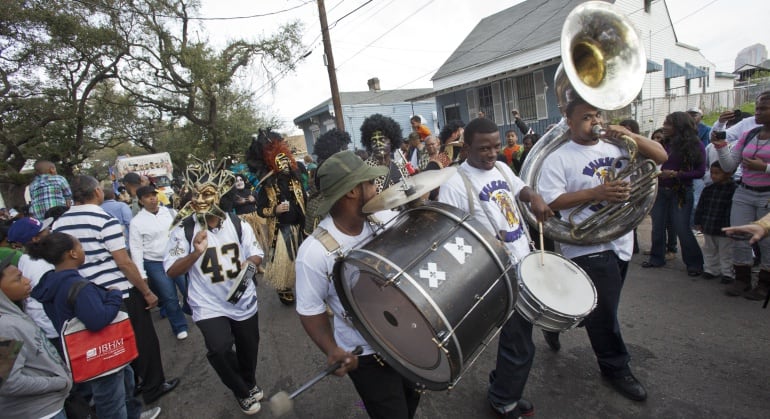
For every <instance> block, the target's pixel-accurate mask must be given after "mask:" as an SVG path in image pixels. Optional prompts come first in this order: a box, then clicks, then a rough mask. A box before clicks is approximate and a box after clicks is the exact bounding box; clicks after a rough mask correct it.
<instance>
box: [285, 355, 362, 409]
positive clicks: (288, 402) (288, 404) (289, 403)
mask: <svg viewBox="0 0 770 419" xmlns="http://www.w3.org/2000/svg"><path fill="white" fill-rule="evenodd" d="M363 351H364V350H363V348H362V347H360V346H356V347H355V349H353V351H352V352H351V353H352V354H353V355H356V356H358V355H361V353H362V352H363ZM341 366H342V361H339V362H337V363H335V364H332V365H329V366H328V367H326V369H325V370H323V371H322V372H321V373H319V374H318V375H316V376H315V377H313V378H311V379H310V381H308V382H306V383H305V384H303V385H302V386H301V387H300V388H299V389H297V390H295V391H294V392H293V393H291V394H288V393H286V392H285V391H279V392H278V393H275V394H274V395H273V397H270V410H271V412H272V413H273V416H275V417H280V416H283V415H285V414H286V413H288V412H290V411H291V409H292V408H293V407H294V401H293V400H294V399H295V398H296V397H297V396H299V395H300V394H301V393H302V392H304V391H305V390H307V389H309V388H310V387H312V386H313V385H314V384H315V383H317V382H319V381H321V379H323V378H324V377H326V376H327V375H329V374H331V373H333V372H334V371H337V369H339V367H341Z"/></svg>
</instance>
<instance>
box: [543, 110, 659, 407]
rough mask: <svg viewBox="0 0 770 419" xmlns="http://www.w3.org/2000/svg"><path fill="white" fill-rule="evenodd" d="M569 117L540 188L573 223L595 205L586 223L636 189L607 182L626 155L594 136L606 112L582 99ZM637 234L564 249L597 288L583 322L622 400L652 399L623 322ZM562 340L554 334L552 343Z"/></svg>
mask: <svg viewBox="0 0 770 419" xmlns="http://www.w3.org/2000/svg"><path fill="white" fill-rule="evenodd" d="M565 114H566V117H567V125H568V126H569V129H570V131H569V135H570V136H571V141H569V142H568V143H566V144H564V145H563V146H561V147H560V148H558V149H556V150H555V151H554V152H552V153H550V154H549V155H548V156H546V157H545V160H544V161H543V164H542V170H541V172H540V182H539V184H538V188H539V190H540V192H541V193H542V194H543V197H544V198H545V199H546V201H547V202H548V203H549V206H550V207H551V209H553V210H555V211H560V213H561V217H562V218H563V219H569V218H570V215H571V214H572V212H573V211H574V210H575V209H576V208H577V207H579V206H580V205H582V204H585V203H596V204H595V205H590V206H587V207H585V208H584V209H583V210H582V212H581V213H579V214H576V215H577V217H574V218H575V219H576V220H583V219H585V218H586V217H587V216H588V215H590V214H592V213H593V212H594V211H597V210H598V209H599V208H601V205H606V204H607V203H616V202H628V199H629V195H630V191H631V186H630V184H629V182H628V181H627V180H624V179H618V180H613V181H606V178H605V175H606V174H607V173H608V172H609V170H608V169H609V168H610V167H609V166H610V165H611V164H612V162H613V161H614V159H615V158H617V157H621V156H623V155H627V153H626V152H624V151H623V150H621V149H620V148H618V147H617V146H615V145H613V144H610V143H608V142H605V141H600V140H599V138H597V136H596V135H594V132H593V127H594V126H596V125H600V124H601V123H602V115H601V111H599V110H598V109H596V108H595V107H594V106H592V105H590V104H588V103H587V102H585V100H583V99H582V98H580V97H577V98H576V99H574V100H573V101H572V102H570V103H569V104H567V106H566V109H565ZM607 134H608V135H609V136H611V137H617V136H619V135H625V136H629V137H631V138H632V139H633V140H634V141H635V142H636V144H637V146H638V147H639V153H640V154H642V155H644V156H645V157H648V158H651V159H652V160H654V161H655V163H656V164H660V163H662V162H664V161H665V160H666V158H667V156H666V151H665V150H664V149H663V147H662V146H661V145H660V144H658V143H656V142H654V141H652V140H649V139H647V138H644V137H642V136H640V135H635V134H632V133H631V132H630V131H629V130H628V129H626V128H624V127H622V126H619V125H610V126H609V127H607ZM632 236H633V234H632V232H631V231H630V230H629V231H628V233H627V234H625V235H624V236H621V237H619V238H617V239H615V240H612V241H610V242H608V243H602V244H597V245H574V244H566V243H563V244H561V251H562V254H563V255H564V256H565V257H567V258H570V259H572V260H573V261H574V262H575V263H576V264H578V265H579V266H580V267H581V268H583V270H584V271H585V272H586V273H587V274H588V276H589V277H590V278H591V281H592V282H593V283H594V286H595V287H596V292H597V298H598V299H597V305H596V308H595V309H594V311H593V312H591V314H589V315H588V316H587V317H586V318H585V319H584V320H583V324H584V325H585V328H586V332H588V338H589V339H590V340H591V346H592V347H593V349H594V353H595V354H596V358H597V361H598V362H599V369H600V370H601V373H602V376H603V377H605V378H606V379H607V380H608V381H609V382H610V384H612V386H613V387H614V388H615V389H616V390H617V391H618V392H619V393H621V394H622V395H623V396H625V397H628V398H629V399H632V400H637V401H642V400H645V399H646V398H647V392H646V391H645V389H644V386H642V384H641V383H640V382H639V381H637V379H636V378H635V377H634V376H633V374H632V373H631V369H630V368H629V366H628V362H629V359H630V356H629V354H628V351H627V350H626V345H625V343H624V342H623V337H622V336H621V334H620V324H619V322H618V303H619V300H620V290H621V288H622V287H623V281H624V279H625V277H626V272H627V270H628V261H629V260H630V259H631V252H632V250H633V237H632ZM557 336H558V335H556V336H551V339H553V338H554V337H557ZM556 342H558V341H556ZM549 343H550V342H549Z"/></svg>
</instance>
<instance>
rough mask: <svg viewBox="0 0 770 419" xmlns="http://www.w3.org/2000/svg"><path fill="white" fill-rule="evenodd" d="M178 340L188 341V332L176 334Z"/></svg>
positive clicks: (183, 331)
mask: <svg viewBox="0 0 770 419" xmlns="http://www.w3.org/2000/svg"><path fill="white" fill-rule="evenodd" d="M176 338H177V340H185V339H187V331H186V330H182V331H181V332H179V333H177V334H176Z"/></svg>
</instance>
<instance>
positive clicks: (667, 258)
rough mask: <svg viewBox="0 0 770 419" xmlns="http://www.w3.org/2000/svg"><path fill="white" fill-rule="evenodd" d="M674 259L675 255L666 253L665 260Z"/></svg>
mask: <svg viewBox="0 0 770 419" xmlns="http://www.w3.org/2000/svg"><path fill="white" fill-rule="evenodd" d="M674 259H676V253H671V252H666V260H674Z"/></svg>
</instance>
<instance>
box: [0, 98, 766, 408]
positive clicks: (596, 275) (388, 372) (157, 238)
mask: <svg viewBox="0 0 770 419" xmlns="http://www.w3.org/2000/svg"><path fill="white" fill-rule="evenodd" d="M755 105H756V107H755V108H756V110H755V114H754V116H750V117H746V118H744V117H743V114H741V113H740V112H739V111H727V112H724V113H722V114H721V115H720V116H719V120H718V121H717V122H716V123H715V124H714V126H713V127H712V128H710V129H704V128H702V127H701V125H704V124H703V123H702V122H701V118H702V112H701V111H700V109H697V108H692V109H688V110H687V111H686V112H673V113H671V114H669V115H668V116H667V117H666V118H665V120H664V122H663V126H662V128H660V129H656V130H654V131H653V132H652V134H651V135H650V138H647V137H645V136H643V135H641V134H640V133H639V125H638V124H637V123H636V122H635V121H633V120H626V121H623V122H621V123H619V124H607V121H605V120H604V118H603V115H602V112H601V110H600V109H597V108H596V107H595V106H593V105H591V104H589V103H587V102H586V101H584V100H582V98H580V97H576V98H574V100H572V101H571V102H570V103H569V104H568V105H567V106H566V108H565V109H564V112H565V115H564V121H565V124H566V126H567V127H568V129H569V130H568V136H569V141H568V142H567V143H565V144H564V145H563V146H562V147H561V148H559V149H557V150H556V151H555V152H553V153H551V154H549V155H548V156H545V158H544V161H543V164H542V168H541V173H540V180H539V184H538V185H537V187H534V186H533V185H527V184H525V183H524V182H523V181H522V180H521V179H520V178H519V173H520V172H521V170H522V167H523V165H524V164H525V162H526V161H527V160H526V159H527V157H528V155H529V153H530V151H531V150H532V147H533V145H534V144H535V143H536V142H537V141H538V139H539V136H538V134H536V133H534V132H533V131H532V130H531V129H530V128H529V127H528V126H527V124H526V123H525V122H524V121H522V120H521V118H520V117H519V115H518V113H517V112H516V111H513V113H512V120H513V121H515V123H514V125H515V126H516V129H518V130H519V133H520V134H521V136H522V138H521V142H519V133H517V132H516V131H515V130H509V131H507V132H505V134H504V135H501V133H500V130H499V127H498V125H497V124H496V123H495V122H494V121H492V120H490V119H487V118H485V117H484V116H483V115H480V116H479V117H477V118H474V119H472V120H471V121H469V122H468V124H464V123H462V122H461V121H448V122H447V123H446V124H445V126H444V127H443V128H442V130H441V131H440V132H439V134H438V135H434V134H433V133H432V132H431V130H430V128H428V127H427V126H426V125H425V124H424V123H423V121H422V119H421V118H420V117H419V116H414V117H413V118H412V119H411V120H410V124H411V129H412V130H411V133H410V134H408V135H407V136H406V137H405V136H404V135H403V133H402V130H401V126H400V125H399V124H398V123H397V122H396V121H395V120H393V119H392V118H390V117H388V116H385V115H380V114H375V115H371V116H370V117H368V118H366V120H365V121H364V122H363V124H362V126H361V127H360V131H361V143H362V145H363V146H364V147H365V150H358V151H357V152H353V151H349V150H348V148H349V145H350V143H351V140H350V135H349V134H348V133H346V132H344V131H340V130H336V129H333V130H330V131H329V132H327V133H324V135H322V136H321V137H320V138H319V139H318V141H317V144H316V146H315V150H314V151H315V154H316V159H315V160H314V159H313V158H312V157H311V156H306V157H305V158H304V159H303V161H302V162H298V161H296V160H295V158H294V156H293V154H292V152H291V151H290V150H289V148H288V147H287V145H286V143H285V141H284V140H283V137H282V136H281V135H280V134H278V133H276V132H273V131H270V130H266V131H261V132H260V134H259V135H258V136H255V138H254V139H253V140H252V143H251V144H250V146H249V150H248V152H247V153H246V158H245V161H246V164H245V165H240V166H241V167H243V166H246V167H247V169H246V170H241V171H237V170H236V171H233V170H230V169H231V168H232V167H233V166H229V167H228V166H227V165H226V164H224V162H213V161H196V162H191V163H190V165H189V167H188V168H187V171H186V174H185V177H184V185H183V187H182V188H180V190H179V193H178V194H177V196H178V197H179V199H178V200H177V202H176V203H175V204H176V205H171V202H170V201H164V198H166V197H165V195H164V194H162V193H159V192H158V190H157V189H156V187H155V186H154V185H153V183H152V180H151V179H142V176H141V175H140V174H137V173H128V174H127V175H126V176H125V177H124V178H123V179H122V180H121V181H122V186H121V188H123V189H118V190H115V189H114V188H113V185H112V184H103V183H100V182H99V181H97V180H96V179H95V178H93V177H91V176H87V175H78V176H75V177H74V178H73V179H71V180H70V181H67V180H66V179H65V178H64V177H62V176H59V175H58V174H57V173H56V167H55V165H54V164H53V163H52V162H48V161H38V162H37V163H36V165H35V171H36V176H35V178H34V180H33V181H32V183H31V184H30V195H31V202H30V204H29V206H28V207H27V208H26V210H24V209H23V210H22V211H20V212H19V211H16V213H14V214H11V213H10V212H7V211H3V212H2V214H0V215H2V218H3V220H2V223H3V224H2V226H1V227H0V239H2V242H0V274H1V275H2V276H0V289H2V292H1V293H0V336H2V337H3V338H10V339H15V340H18V341H21V342H23V343H24V345H23V346H22V347H21V350H20V351H21V352H20V355H19V356H18V357H17V358H16V361H15V363H14V365H13V367H12V369H11V372H10V374H9V376H8V377H7V379H4V380H3V381H2V382H0V409H2V411H3V412H4V416H5V415H6V414H7V415H8V417H41V418H42V417H44V418H66V417H70V418H77V417H86V415H87V413H83V412H82V411H81V410H80V409H81V408H83V409H85V411H86V412H88V411H89V407H88V406H89V401H90V403H91V404H92V405H93V407H94V409H95V413H96V415H97V416H98V417H103V418H132V419H134V418H139V417H141V418H154V417H157V416H158V415H159V414H160V408H159V407H154V408H151V409H147V410H145V411H144V412H142V405H143V404H145V405H147V404H152V403H154V402H155V401H157V400H158V399H159V398H160V397H162V396H163V395H165V394H167V393H168V392H170V391H173V390H174V388H175V387H176V386H177V385H178V384H179V379H178V378H172V379H168V378H167V377H166V376H165V374H164V371H163V362H162V350H161V347H160V344H159V340H158V336H157V333H156V331H155V327H154V325H153V321H152V318H151V315H150V309H153V308H155V307H158V308H159V310H160V312H161V315H162V316H163V317H165V318H166V319H167V320H168V322H169V324H170V328H171V330H172V332H173V334H174V336H175V337H176V338H177V339H179V340H183V339H186V338H187V337H188V332H189V320H192V322H193V323H195V325H196V326H197V327H198V329H199V330H200V331H201V333H202V335H203V338H204V342H205V347H206V351H207V355H206V357H207V360H208V362H209V364H210V365H211V367H212V369H213V370H214V371H215V372H216V374H217V375H218V377H219V378H220V380H221V382H222V384H224V385H225V386H226V387H227V388H228V389H229V390H230V391H232V393H233V395H234V398H235V399H236V401H237V405H238V408H239V409H240V410H241V411H242V412H244V413H246V414H255V413H257V412H259V411H260V409H261V404H260V402H261V400H262V398H263V396H264V394H263V391H262V389H261V388H260V386H259V385H258V384H257V380H256V369H257V354H258V350H259V344H260V335H259V312H258V305H257V287H256V280H257V275H256V274H257V273H261V274H262V276H261V278H262V279H263V280H264V281H265V282H266V283H267V284H269V285H270V287H271V288H273V289H274V290H275V291H276V292H277V294H278V297H279V299H280V300H281V302H282V303H284V304H287V305H291V304H294V305H295V308H296V311H297V313H298V314H299V318H300V321H301V324H302V326H303V329H304V330H305V332H306V333H307V334H308V336H309V337H310V339H311V340H312V341H313V342H314V343H315V344H316V345H317V346H318V348H319V349H320V350H321V351H322V352H323V353H324V354H325V355H326V357H327V360H328V363H329V364H330V365H331V364H335V363H339V368H338V369H337V370H336V371H335V372H334V373H335V374H336V375H338V376H344V375H348V376H349V377H350V378H351V380H352V381H353V384H354V386H355V388H356V391H357V392H358V393H359V395H360V397H361V399H362V401H363V403H364V406H365V407H366V410H367V413H368V414H369V416H371V417H373V418H411V417H414V415H415V412H416V410H417V408H418V404H419V401H420V394H421V390H422V388H420V387H419V386H418V385H417V384H416V383H415V382H414V381H413V380H410V379H408V377H406V376H405V375H404V374H402V373H401V372H400V370H399V368H394V365H390V364H389V363H388V360H387V357H383V356H381V355H382V354H378V353H377V347H376V346H373V345H372V344H371V342H367V340H366V339H365V338H364V336H365V335H366V334H363V333H362V331H361V330H358V329H357V327H356V325H355V324H354V323H353V322H351V320H350V318H349V315H348V313H346V311H345V308H344V306H343V303H342V300H341V296H340V295H338V294H337V288H336V287H335V286H334V285H333V283H332V281H330V278H332V277H333V276H334V273H333V271H334V265H335V261H336V260H337V258H338V257H339V256H344V255H345V254H346V253H347V252H348V251H350V250H351V249H353V248H355V247H356V246H360V245H361V244H363V243H366V242H367V241H369V240H372V238H373V237H375V236H376V235H377V234H378V232H379V231H381V230H382V228H383V225H387V222H388V221H389V220H391V219H393V218H395V217H397V216H398V212H397V209H387V210H385V211H380V212H377V213H376V214H367V213H365V212H364V211H363V207H364V205H365V204H366V203H367V202H369V201H370V200H371V199H373V198H374V197H375V196H376V195H377V194H380V193H383V191H385V190H387V189H388V188H390V187H392V186H393V185H396V184H398V183H399V182H401V180H402V179H404V178H408V177H410V176H413V175H415V174H417V173H420V172H426V171H434V170H442V169H444V168H447V167H449V166H454V167H455V168H456V172H453V174H452V175H451V177H449V178H448V180H446V181H445V182H443V183H442V184H441V186H440V187H439V188H437V190H434V191H432V192H431V193H430V194H429V195H427V196H425V197H423V199H425V200H427V201H436V202H439V203H444V204H448V205H451V206H453V207H456V208H459V209H460V210H462V211H464V212H466V213H468V214H469V217H470V218H471V219H473V220H474V222H477V223H478V224H479V225H481V226H483V228H484V229H486V233H487V234H488V236H489V237H492V238H494V239H496V240H499V241H500V243H501V244H503V245H504V247H505V249H506V251H507V254H508V256H509V259H510V260H509V263H510V264H512V265H515V264H518V263H520V262H521V261H522V259H524V258H525V257H526V256H527V255H528V254H529V253H530V252H532V251H533V250H535V249H533V248H532V245H531V244H530V243H531V239H530V237H529V229H530V228H531V227H530V226H528V225H527V223H526V221H525V218H524V217H523V216H522V214H520V212H519V211H520V209H519V206H518V205H517V204H516V203H517V202H522V203H524V205H527V206H528V208H529V209H530V211H531V212H532V214H533V215H534V216H535V217H536V219H537V220H538V221H539V222H545V221H547V220H548V219H550V218H551V217H560V218H561V219H575V220H582V219H585V218H586V217H588V216H590V215H591V214H592V213H593V212H594V211H596V210H597V208H599V207H601V206H602V205H606V204H615V203H623V202H627V201H628V199H629V198H630V196H631V193H632V186H633V185H632V184H631V182H630V181H629V179H613V180H609V179H607V178H606V176H607V173H608V172H609V171H611V170H613V167H611V166H612V165H613V164H614V162H615V161H616V159H622V158H624V157H628V153H629V152H628V150H627V149H624V148H621V147H618V146H616V145H614V143H611V142H607V141H602V140H601V139H600V138H598V137H597V135H596V134H595V133H596V126H597V125H601V126H603V131H604V134H603V135H605V136H606V137H607V138H619V137H626V138H630V139H631V140H632V141H633V142H634V143H635V144H636V146H637V148H638V152H639V153H640V154H641V155H642V156H644V157H645V158H648V159H650V160H652V161H653V162H654V163H655V164H657V165H659V169H660V174H659V176H658V179H657V182H658V191H657V196H656V199H655V203H654V205H653V207H652V211H651V217H652V232H651V240H650V241H651V243H652V246H651V248H650V249H649V250H645V253H646V254H647V255H648V256H649V257H648V258H647V260H646V261H644V263H643V264H642V267H643V268H660V267H662V266H664V265H666V263H667V262H668V261H670V260H672V255H676V253H680V254H681V257H682V261H683V262H684V265H685V267H686V270H687V273H688V275H690V276H693V277H697V276H699V277H702V278H705V279H714V278H720V279H721V281H722V282H723V283H725V284H727V288H726V290H725V291H726V293H727V295H731V296H738V295H743V296H744V297H746V298H748V299H752V300H758V299H764V298H766V297H767V295H768V292H770V247H769V246H770V244H768V243H770V242H768V241H767V240H763V238H764V237H765V236H767V234H768V231H770V221H768V217H770V209H768V202H769V201H770V195H768V194H770V175H768V173H770V165H769V164H768V163H770V147H768V146H767V143H768V142H770V92H763V93H761V94H760V95H759V96H758V97H757V98H756V104H755ZM707 128H708V127H707ZM618 161H619V160H618ZM586 168H591V170H587V169H586ZM699 183H702V186H699ZM755 220H758V221H756V222H754V221H755ZM752 222H754V223H753V224H752ZM731 226H732V227H731ZM700 235H702V236H703V246H701V245H700V244H699V242H698V239H697V236H700ZM635 241H636V235H635V231H633V232H632V231H630V230H629V231H628V232H626V233H624V234H623V235H622V236H620V237H618V238H615V239H613V240H610V241H608V242H606V243H600V244H587V243H579V244H575V243H557V245H558V247H553V248H550V249H549V250H556V251H558V253H559V254H560V255H562V256H563V257H565V258H567V259H570V260H571V261H572V262H574V263H575V264H577V265H578V266H579V267H580V268H582V270H583V271H584V272H585V273H586V275H587V277H588V278H589V279H590V281H591V282H592V284H593V285H594V287H595V289H596V291H597V296H598V298H597V304H596V308H595V309H594V310H593V311H592V312H591V313H590V314H587V315H586V317H585V318H584V319H583V321H582V322H581V324H580V326H581V327H584V328H585V330H586V332H587V335H588V338H589V340H590V341H591V346H592V348H593V350H594V353H595V355H596V360H597V364H598V368H599V370H600V372H601V376H602V377H603V379H605V380H606V381H607V382H608V383H609V384H610V385H611V386H612V387H613V388H615V389H616V390H617V391H618V392H619V393H620V394H622V395H623V396H625V397H627V398H629V399H631V400H634V401H643V400H645V399H646V398H647V392H646V390H645V387H644V385H643V384H642V383H641V382H640V381H639V380H638V379H637V378H636V377H635V376H634V375H633V373H632V370H631V367H630V359H631V356H630V354H629V351H628V349H627V347H626V344H625V342H624V340H623V337H622V334H621V330H620V322H619V320H618V305H619V301H620V294H621V290H622V287H623V283H624V280H625V277H626V274H627V272H628V267H629V261H630V260H631V257H632V255H633V253H635V252H636V251H637V249H638V247H635ZM755 262H756V264H758V265H759V269H758V274H757V278H756V280H753V278H752V277H753V271H752V268H753V266H754V265H755ZM249 272H251V273H252V274H253V275H254V276H253V277H252V276H251V275H250V274H248V273H249ZM471 280H472V278H471ZM75 288H77V289H78V291H75V292H74V294H73V291H72V290H73V289H75ZM119 310H125V311H126V312H127V314H128V316H129V318H130V321H131V325H132V327H133V330H134V333H135V336H136V343H137V350H138V357H137V358H136V359H135V360H134V361H133V362H131V363H130V364H129V365H126V366H124V367H122V368H120V369H119V370H118V371H113V372H111V373H109V374H107V375H104V376H101V377H98V378H96V379H94V380H91V381H85V382H80V383H73V381H72V376H71V374H70V371H69V370H68V368H69V367H68V364H67V363H66V362H64V361H63V359H65V357H64V354H63V351H64V349H63V347H62V342H61V339H60V336H61V332H62V329H63V327H64V325H65V324H66V322H67V321H68V320H71V319H73V318H77V319H80V320H81V321H82V322H83V323H84V324H85V327H86V328H88V329H89V330H92V331H99V330H101V329H102V328H104V327H105V326H107V325H108V324H109V323H110V322H111V321H112V320H113V319H114V318H115V317H116V315H117V313H118V311H119ZM532 331H533V323H532V319H529V318H527V317H526V316H525V315H524V314H523V313H520V312H519V311H518V310H516V311H515V312H514V313H513V314H512V315H511V316H510V317H509V318H508V319H507V320H506V321H505V322H504V323H503V324H502V326H501V330H500V335H499V340H498V346H497V360H496V365H495V368H494V369H493V370H492V371H491V372H490V373H489V387H488V402H489V405H490V407H491V409H492V410H493V411H494V412H496V413H497V414H498V415H499V416H500V417H505V418H517V417H520V416H530V415H532V414H534V409H535V408H534V404H533V403H532V402H531V401H529V400H528V399H526V398H524V397H523V396H524V393H525V388H526V383H527V379H528V376H529V371H530V369H531V366H532V362H533V359H534V352H535V346H534V343H533V340H532ZM40 336H44V338H43V339H39V338H38V337H40ZM545 338H546V342H547V343H548V345H549V346H550V347H551V349H553V350H559V348H560V343H559V334H558V333H557V332H548V333H545ZM359 349H360V352H359Z"/></svg>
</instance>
